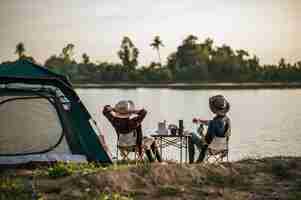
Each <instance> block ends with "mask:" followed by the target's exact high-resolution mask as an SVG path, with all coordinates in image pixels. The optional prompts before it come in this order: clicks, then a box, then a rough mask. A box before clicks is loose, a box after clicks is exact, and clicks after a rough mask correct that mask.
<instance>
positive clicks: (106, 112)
mask: <svg viewBox="0 0 301 200" xmlns="http://www.w3.org/2000/svg"><path fill="white" fill-rule="evenodd" d="M112 111H113V108H112V107H111V106H110V105H106V106H104V107H103V110H102V114H103V115H104V116H105V117H106V118H107V119H108V120H109V121H110V122H111V123H112V122H113V118H114V117H113V115H112V113H111V112H112Z"/></svg>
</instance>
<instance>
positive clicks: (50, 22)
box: [0, 0, 301, 65]
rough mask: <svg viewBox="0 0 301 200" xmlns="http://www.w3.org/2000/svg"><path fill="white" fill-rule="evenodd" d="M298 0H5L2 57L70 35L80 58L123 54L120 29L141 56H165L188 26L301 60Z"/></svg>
mask: <svg viewBox="0 0 301 200" xmlns="http://www.w3.org/2000/svg"><path fill="white" fill-rule="evenodd" d="M300 11H301V0H210V1H209V0H206V1H205V0H185V1H183V0H89V1H88V0H0V27H1V28H0V62H2V61H6V60H15V59H16V58H17V56H16V55H15V54H14V51H15V46H16V44H17V43H18V42H23V43H24V45H25V48H26V52H27V54H28V55H30V56H33V57H34V58H35V59H36V60H37V61H38V62H39V63H44V61H45V60H46V59H47V58H48V57H50V56H51V55H54V54H56V55H58V54H60V52H61V50H62V48H63V47H64V46H65V45H67V44H68V43H73V44H74V45H75V58H76V59H77V61H81V55H82V54H83V53H87V54H88V55H89V56H90V57H91V60H92V61H94V62H95V61H111V62H119V58H118V56H117V51H118V50H119V48H120V43H121V40H122V37H123V36H129V37H130V38H131V39H132V41H133V42H134V44H135V45H136V46H137V47H138V49H139V50H140V55H139V63H140V64H141V65H147V64H149V63H150V62H151V61H157V60H158V58H157V54H156V52H155V51H154V50H153V49H152V48H151V47H150V43H151V41H152V39H153V38H154V36H156V35H159V36H160V37H161V39H162V41H163V43H164V47H163V48H162V49H161V54H162V59H163V61H164V62H166V58H167V56H168V55H169V54H170V53H172V52H174V51H176V49H177V46H179V45H180V44H181V42H182V41H183V39H184V38H185V37H186V36H188V35H189V34H193V35H196V36H197V37H198V38H199V40H200V41H203V40H205V39H206V38H207V37H210V38H212V39H213V40H214V42H215V45H222V44H228V45H230V46H231V47H232V48H234V49H245V50H247V51H249V53H250V54H251V55H253V54H256V55H257V56H258V57H259V58H260V61H261V64H275V63H278V61H279V59H280V58H282V57H284V58H285V59H286V60H288V61H290V62H296V61H300V60H301V37H300V36H299V35H301V34H300V32H301V12H300Z"/></svg>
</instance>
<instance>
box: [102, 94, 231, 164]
mask: <svg viewBox="0 0 301 200" xmlns="http://www.w3.org/2000/svg"><path fill="white" fill-rule="evenodd" d="M209 107H210V110H211V111H212V112H213V113H214V114H215V116H214V117H213V119H212V120H202V119H198V118H194V119H193V120H192V121H193V123H198V122H201V123H203V124H205V125H208V129H207V134H206V136H205V139H202V138H201V136H200V135H198V134H197V133H191V137H190V140H189V162H190V163H193V162H194V154H195V146H196V147H197V148H198V149H199V151H200V154H199V157H198V159H197V162H202V161H203V159H204V157H205V155H206V151H207V148H208V145H209V144H210V143H211V142H212V140H213V138H214V137H225V133H226V131H227V130H229V129H230V128H231V126H230V119H229V118H228V117H227V115H226V114H227V112H228V111H229V109H230V104H229V102H228V101H227V100H226V99H225V98H224V97H223V96H222V95H216V96H212V97H210V98H209ZM103 114H104V116H105V117H106V118H107V119H108V120H109V121H110V123H111V124H112V126H113V127H114V129H115V131H116V133H117V135H118V137H119V141H118V142H119V145H120V144H121V145H135V146H136V147H137V148H138V149H139V153H140V154H142V153H143V151H145V154H146V156H147V157H148V159H149V161H150V162H153V161H155V159H157V160H158V162H162V158H161V155H160V153H159V151H158V146H157V144H156V141H155V140H154V139H153V138H149V137H143V134H142V128H141V123H142V121H143V119H144V118H145V116H146V114H147V111H146V110H145V109H139V110H136V109H135V105H134V103H133V102H132V101H120V102H118V103H117V104H116V105H115V106H114V107H112V106H110V105H106V106H105V107H104V108H103ZM133 133H134V134H136V135H135V137H131V136H132V134H133ZM131 138H135V141H133V139H131Z"/></svg>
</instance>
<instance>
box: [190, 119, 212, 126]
mask: <svg viewBox="0 0 301 200" xmlns="http://www.w3.org/2000/svg"><path fill="white" fill-rule="evenodd" d="M209 121H210V120H203V119H200V118H193V119H192V123H196V124H197V123H202V124H205V125H208V124H209Z"/></svg>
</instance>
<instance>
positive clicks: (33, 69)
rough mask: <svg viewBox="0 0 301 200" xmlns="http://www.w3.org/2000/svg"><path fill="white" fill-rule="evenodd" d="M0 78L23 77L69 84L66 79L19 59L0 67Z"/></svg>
mask: <svg viewBox="0 0 301 200" xmlns="http://www.w3.org/2000/svg"><path fill="white" fill-rule="evenodd" d="M0 66H1V67H0V75H1V76H12V77H23V78H26V77H27V78H32V77H35V78H57V79H60V80H62V81H64V82H65V83H67V84H68V85H70V84H69V82H68V80H67V78H66V77H64V76H62V75H59V74H56V73H54V72H51V71H49V70H48V69H46V68H44V67H42V66H40V65H38V64H35V63H32V62H30V61H28V60H26V59H20V60H17V61H16V62H10V63H5V64H1V65H0Z"/></svg>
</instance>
